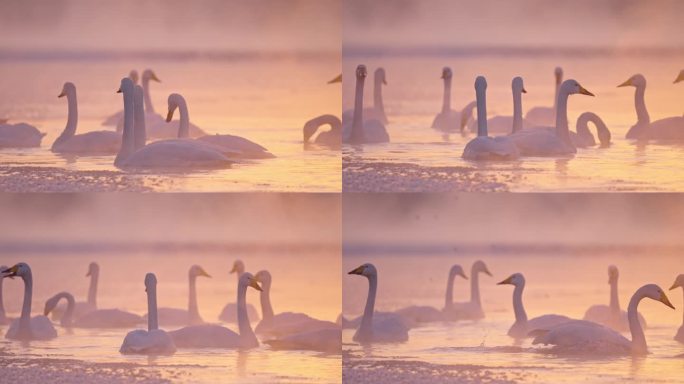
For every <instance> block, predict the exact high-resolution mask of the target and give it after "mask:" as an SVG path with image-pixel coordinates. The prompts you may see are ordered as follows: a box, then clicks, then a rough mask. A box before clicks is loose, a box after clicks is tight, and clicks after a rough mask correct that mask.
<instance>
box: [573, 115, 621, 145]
mask: <svg viewBox="0 0 684 384" xmlns="http://www.w3.org/2000/svg"><path fill="white" fill-rule="evenodd" d="M590 122H591V123H593V124H594V126H595V127H596V135H597V136H598V139H599V145H600V147H601V148H606V147H608V146H610V138H611V135H610V131H609V130H608V127H607V126H606V123H604V122H603V120H601V118H600V117H599V116H598V115H597V114H595V113H593V112H584V113H582V114H581V115H580V116H579V117H578V118H577V126H576V130H577V132H570V140H571V141H572V144H573V145H574V146H575V147H576V148H586V147H593V146H595V145H596V139H594V135H592V134H591V131H589V123H590Z"/></svg>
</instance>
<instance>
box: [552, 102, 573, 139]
mask: <svg viewBox="0 0 684 384" xmlns="http://www.w3.org/2000/svg"><path fill="white" fill-rule="evenodd" d="M568 96H569V94H568V93H567V92H560V91H559V93H558V102H557V105H556V135H558V137H560V139H561V140H563V141H564V142H565V143H566V144H569V145H572V141H570V130H569V127H568Z"/></svg>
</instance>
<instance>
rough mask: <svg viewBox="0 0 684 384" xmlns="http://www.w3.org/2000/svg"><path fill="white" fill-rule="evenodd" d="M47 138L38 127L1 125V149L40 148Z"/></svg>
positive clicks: (19, 124) (20, 124) (21, 124)
mask: <svg viewBox="0 0 684 384" xmlns="http://www.w3.org/2000/svg"><path fill="white" fill-rule="evenodd" d="M43 136H45V134H44V133H42V132H40V131H39V130H38V129H37V128H36V127H34V126H32V125H29V124H26V123H17V124H0V148H31V147H40V142H41V140H42V139H43Z"/></svg>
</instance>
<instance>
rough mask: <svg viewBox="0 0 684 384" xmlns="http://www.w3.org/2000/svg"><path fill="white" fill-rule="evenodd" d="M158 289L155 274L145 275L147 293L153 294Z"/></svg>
mask: <svg viewBox="0 0 684 384" xmlns="http://www.w3.org/2000/svg"><path fill="white" fill-rule="evenodd" d="M156 288H157V276H155V275H154V273H148V274H146V275H145V292H153V291H154V290H155V289H156Z"/></svg>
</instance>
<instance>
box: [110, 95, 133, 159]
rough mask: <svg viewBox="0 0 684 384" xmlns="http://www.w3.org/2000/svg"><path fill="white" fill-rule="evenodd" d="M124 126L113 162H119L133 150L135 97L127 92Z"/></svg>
mask: <svg viewBox="0 0 684 384" xmlns="http://www.w3.org/2000/svg"><path fill="white" fill-rule="evenodd" d="M123 100H124V126H123V136H122V137H121V148H120V149H119V153H118V154H117V155H116V159H114V164H121V163H122V162H124V161H126V159H128V157H129V156H130V155H131V154H132V153H133V152H134V151H135V146H134V142H133V140H134V137H133V135H134V124H135V116H134V115H135V98H134V95H133V94H131V93H129V92H124V95H123Z"/></svg>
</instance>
